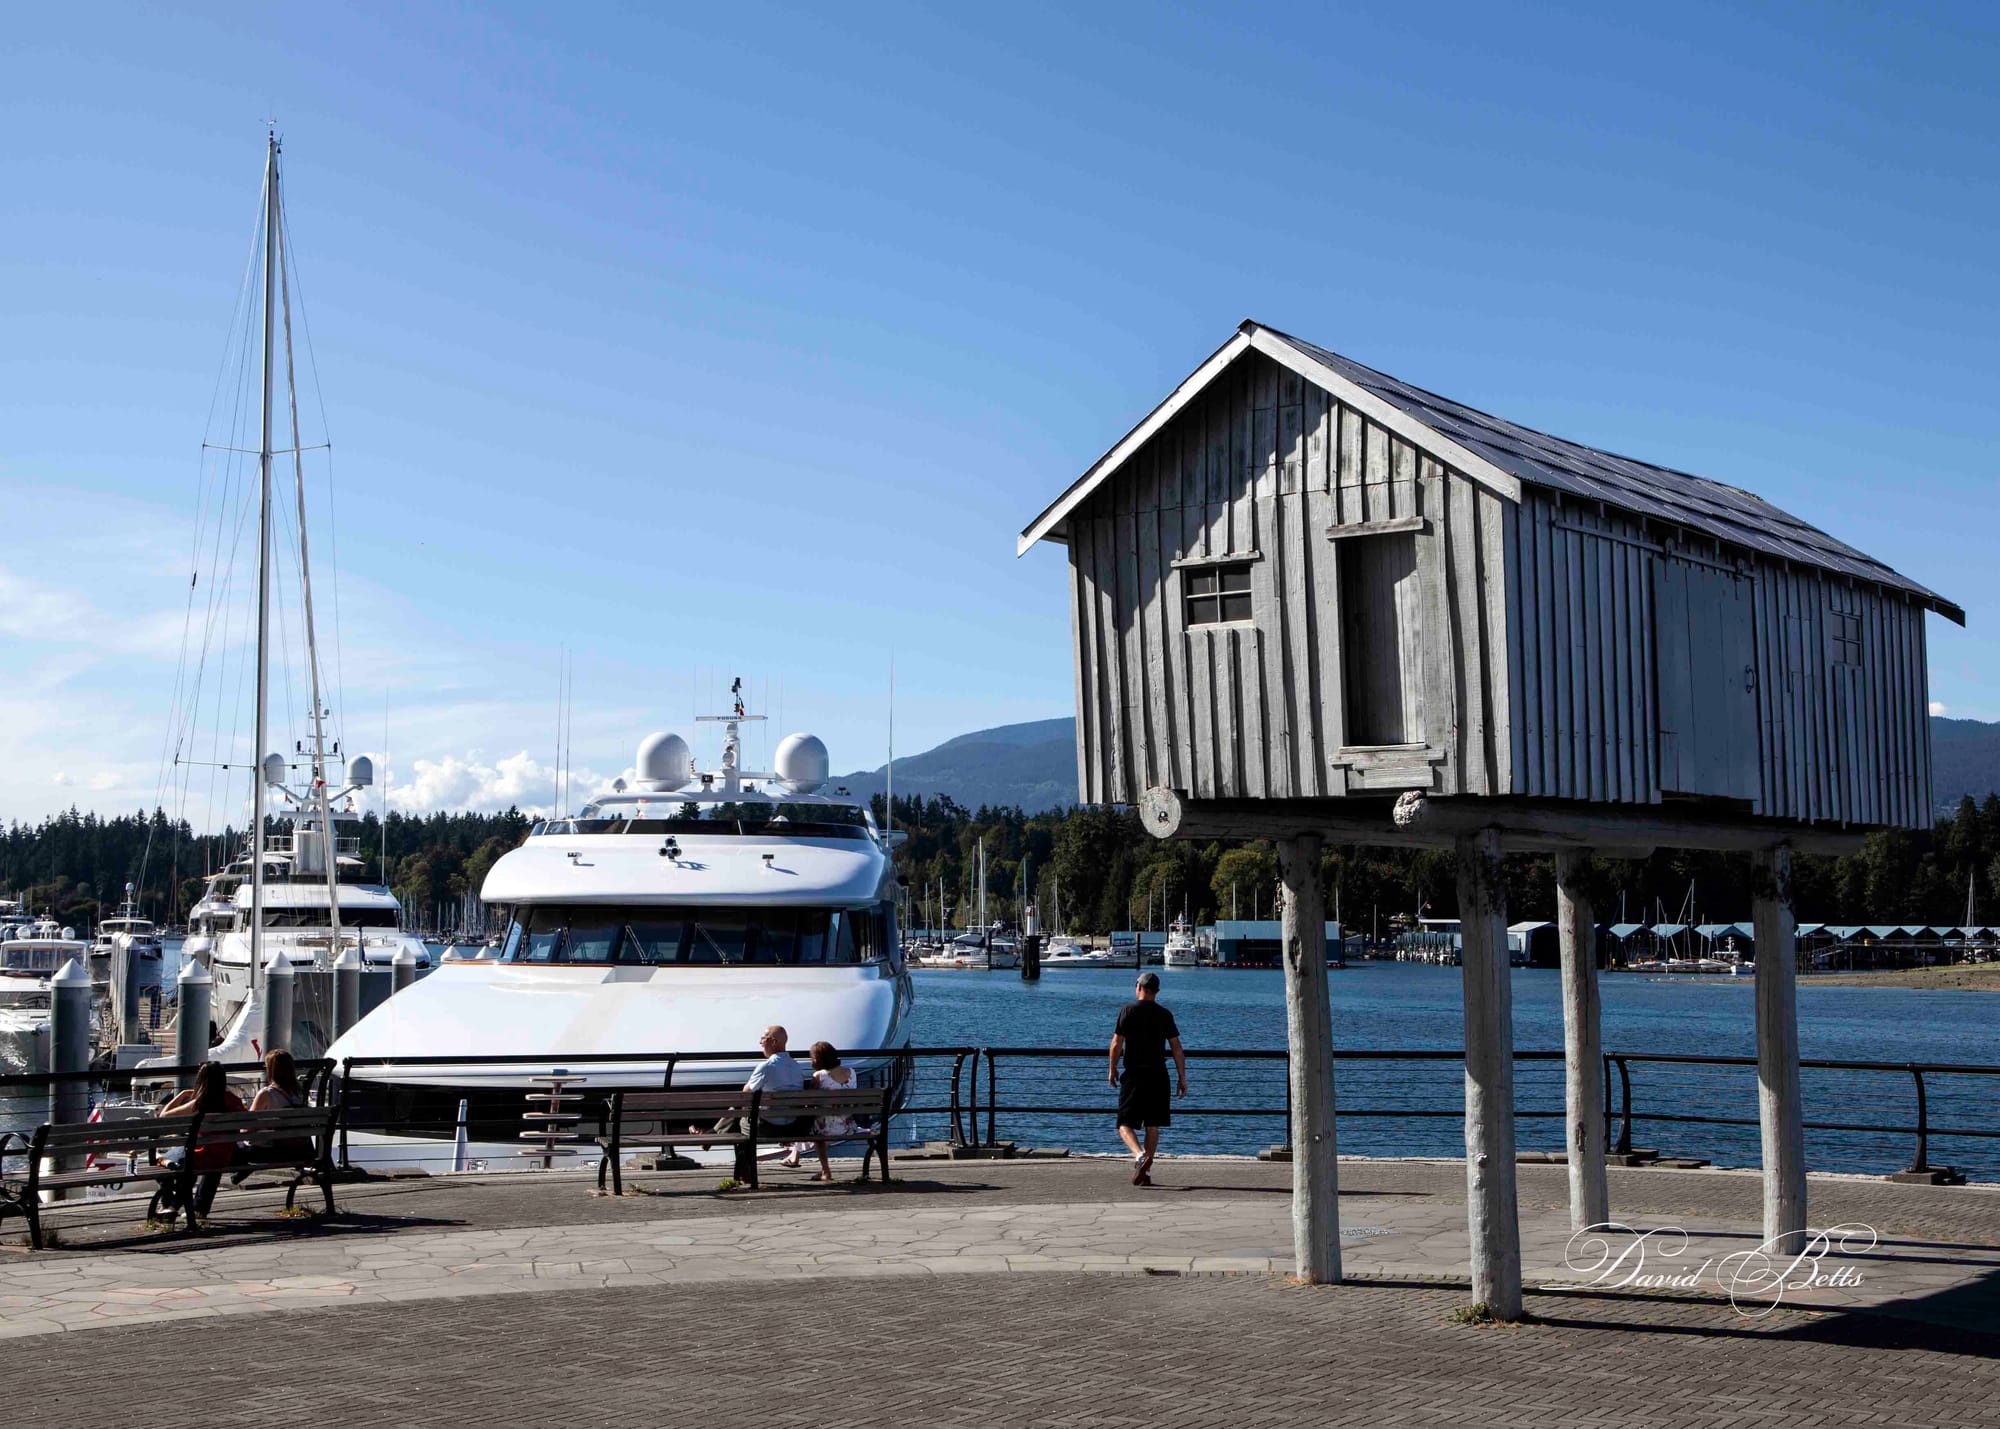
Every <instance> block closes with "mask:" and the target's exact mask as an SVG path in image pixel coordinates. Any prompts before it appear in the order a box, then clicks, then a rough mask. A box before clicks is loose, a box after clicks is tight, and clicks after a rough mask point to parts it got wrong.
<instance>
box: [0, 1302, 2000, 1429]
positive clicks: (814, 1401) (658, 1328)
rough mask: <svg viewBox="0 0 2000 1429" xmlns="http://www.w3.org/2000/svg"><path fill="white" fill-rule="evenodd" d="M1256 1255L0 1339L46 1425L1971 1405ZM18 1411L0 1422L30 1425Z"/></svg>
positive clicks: (1882, 1333)
mask: <svg viewBox="0 0 2000 1429" xmlns="http://www.w3.org/2000/svg"><path fill="white" fill-rule="evenodd" d="M1462 1300H1463V1296H1462V1294H1459V1293H1454V1292H1452V1291H1450V1290H1444V1289H1434V1288H1425V1287H1396V1286H1383V1285H1356V1286H1342V1287H1338V1288H1333V1289H1310V1290H1309V1289H1303V1288H1300V1287H1296V1286H1288V1285H1286V1284H1284V1283H1283V1282H1282V1281H1279V1280H1276V1279H1273V1278H1269V1277H1255V1278H1246V1277H1237V1278H1199V1277H1193V1278H1190V1277H1144V1278H1138V1279H1110V1278H1105V1277H1093V1276H1087V1275H1053V1276H1038V1277H1032V1278H1030V1277H1021V1276H1016V1277H1009V1276H981V1275H962V1276H953V1277H943V1278H935V1279H924V1280H915V1279H853V1280H839V1281H807V1282H801V1281H776V1282H774V1281H758V1282H747V1283H718V1284H700V1285H676V1286H667V1287H635V1288H630V1289H611V1290H591V1291H578V1292H574V1293H570V1294H566V1295H563V1296H560V1297H528V1298H513V1297H508V1298H497V1299H495V1298H474V1299H457V1300H442V1301H436V1302H428V1303H413V1304H406V1305H395V1306H386V1307H367V1308H347V1309H317V1310H308V1311H300V1312H296V1313H294V1314H291V1315H289V1316H287V1317H286V1319H285V1321H284V1322H283V1326H282V1328H281V1329H274V1328H273V1327H272V1325H271V1323H270V1322H269V1321H268V1320H267V1319H265V1318H263V1317H253V1318H250V1319H246V1320H242V1321H229V1320H207V1321H184V1322H180V1323H176V1324H165V1325H142V1326H133V1327H129V1328H122V1329H115V1330H107V1331H104V1332H102V1333H99V1334H94V1335H84V1336H62V1337H59V1338H56V1339H48V1338H41V1339H32V1340H17V1341H12V1342H8V1343H5V1344H0V1381H4V1382H5V1383H7V1384H8V1385H9V1386H10V1395H9V1397H10V1400H12V1401H13V1402H14V1403H15V1405H16V1406H17V1413H18V1410H19V1409H21V1408H23V1407H39V1408H40V1410H41V1411H42V1412H41V1414H40V1416H39V1418H40V1422H47V1423H61V1424H64V1425H66V1426H74V1427H75V1429H88V1426H93V1425H100V1424H102V1425H117V1426H121V1429H122V1426H124V1425H127V1424H129V1423H132V1422H135V1421H143V1422H145V1423H147V1424H148V1425H153V1426H160V1429H178V1426H211V1425H223V1426H229V1425H256V1426H268V1425H272V1424H284V1423H303V1422H310V1423H328V1424H337V1425H363V1426H365V1425H403V1424H409V1423H415V1422H432V1421H438V1420H450V1421H456V1422H462V1423H466V1424H476V1425H480V1426H482V1429H484V1427H485V1426H513V1425H531V1424H537V1425H538V1424H547V1423H552V1422H576V1423H589V1424H593V1425H605V1426H627V1425H630V1426H640V1425H644V1426H648V1429H651V1426H657V1425H661V1424H674V1425H678V1424H690V1425H692V1424H699V1425H702V1426H704V1427H705V1429H732V1426H738V1425H742V1426H752V1425H754V1426H759V1429H769V1426H781V1427H786V1429H788V1426H810V1429H829V1427H830V1426H845V1425H878V1424H882V1425H899V1426H900V1425H908V1426H927V1425H933V1424H960V1423H963V1424H978V1425H981V1426H1049V1429H1097V1426H1119V1427H1120V1429H1123V1426H1137V1425H1142V1424H1143V1425H1149V1426H1152V1425H1158V1426H1168V1429H1173V1426H1191V1425H1209V1424H1215V1425H1231V1426H1235V1425H1262V1424H1279V1423H1286V1424H1412V1425H1419V1424H1421V1425H1431V1424H1467V1425H1481V1426H1485V1425H1510V1424H1518V1425H1535V1426H1572V1425H1574V1426H1594V1427H1595V1429H1604V1426H1625V1425H1631V1426H1640V1425H1644V1426H1676V1425H1696V1424H1700V1425H1757V1426H1769V1427H1770V1429H1780V1427H1781V1426H1791V1425H1847V1424H1862V1423H1870V1424H1884V1425H1919V1424H1921V1425H1936V1426H1960V1425H1990V1424H1992V1423H1993V1422H1994V1421H1995V1415H1996V1407H1995V1392H1996V1390H2000V1372H1996V1368H1995V1362H1994V1360H1993V1359H1992V1358H1991V1357H1990V1354H1991V1351H1992V1350H1993V1348H1994V1345H1995V1342H1994V1341H1993V1340H1991V1339H1988V1338H1986V1337H1983V1336H1970V1335H1964V1334H1958V1333H1954V1332H1952V1331H1948V1330H1940V1329H1935V1328H1931V1327H1920V1326H1911V1325H1907V1324H1901V1323H1898V1322H1896V1321H1894V1320H1889V1319H1884V1318H1879V1317H1874V1316H1853V1315H1842V1316H1821V1315H1812V1314H1805V1313H1795V1312H1789V1311H1781V1312H1779V1313H1778V1314H1777V1315H1775V1316H1773V1317H1771V1318H1769V1319H1767V1320H1762V1321H1756V1322H1749V1321H1744V1320H1742V1319H1740V1318H1738V1317H1736V1316H1734V1315H1733V1314H1732V1313H1731V1312H1730V1311H1728V1310H1727V1309H1726V1308H1722V1307H1718V1306H1716V1305H1714V1304H1712V1303H1709V1302H1705V1301H1700V1300H1690V1299H1675V1298H1665V1299H1660V1298H1651V1299H1623V1298H1617V1297H1601V1296H1597V1297H1573V1296H1554V1295H1531V1296H1529V1297H1528V1302H1527V1309H1528V1311H1529V1313H1530V1314H1531V1315H1533V1316H1535V1317H1536V1319H1535V1320H1534V1321H1533V1322H1531V1323H1527V1324H1522V1325H1518V1326H1508V1327H1485V1328H1475V1327H1470V1326H1465V1325H1460V1324H1456V1323H1454V1322H1453V1320H1452V1319H1451V1312H1452V1311H1453V1310H1454V1309H1455V1308H1456V1307H1457V1306H1458V1305H1459V1304H1460V1303H1461V1302H1462ZM34 1418H35V1416H32V1415H30V1416H27V1417H23V1418H22V1422H34Z"/></svg>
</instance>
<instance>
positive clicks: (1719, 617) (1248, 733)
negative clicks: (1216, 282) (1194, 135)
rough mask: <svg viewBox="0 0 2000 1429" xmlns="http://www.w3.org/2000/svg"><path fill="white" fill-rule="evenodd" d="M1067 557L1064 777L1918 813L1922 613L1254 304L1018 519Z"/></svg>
mask: <svg viewBox="0 0 2000 1429" xmlns="http://www.w3.org/2000/svg"><path fill="white" fill-rule="evenodd" d="M1040 540H1056V541H1063V542H1066V543H1067V544H1068V547H1069V554H1070V579H1071V599H1072V612H1073V620H1074V632H1075V641H1074V647H1075V648H1074V659H1075V667H1076V702H1077V715H1078V720H1077V764H1078V769H1077V773H1078V787H1079V789H1080V791H1081V794H1082V797H1083V800H1084V801H1085V802H1086V803H1137V802H1138V801H1139V798H1140V796H1141V794H1142V793H1143V792H1144V791H1145V790H1146V789H1147V788H1149V787H1164V788H1171V789H1177V790H1181V791H1184V792H1186V793H1188V794H1190V795H1192V796H1194V797H1196V798H1202V799H1208V798H1230V797H1245V798H1273V799H1284V798H1320V797H1326V798H1338V797H1343V796H1347V795H1353V794H1364V795H1365V794H1374V793H1382V792H1391V793H1393V792H1396V791H1400V790H1404V789H1420V790H1426V791H1429V792H1432V793H1435V794H1440V795H1459V794H1478V795H1511V796H1522V797H1528V798H1554V799H1584V800H1590V801H1593V802H1606V803H1616V804H1661V803H1666V802H1680V801H1689V800H1708V801H1713V803H1714V805H1715V806H1717V807H1720V808H1726V809H1728V810H1730V811H1733V812H1740V813H1741V814H1743V815H1746V816H1754V817H1762V818H1771V819H1784V820H1793V821H1804V822H1831V823H1836V824H1846V825H1870V826H1873V825H1900V826H1906V827H1922V826H1926V825H1928V824H1929V822H1930V817H1931V790H1930V776H1929V767H1930V759H1929V739H1930V734H1929V729H1930V726H1929V721H1928V718H1927V711H1928V704H1927V696H1926V693H1925V689H1926V681H1925V668H1924V621H1923V616H1924V612H1925V611H1926V610H1936V611H1938V612H1940V613H1941V614H1943V615H1946V616H1948V617H1949V618H1951V619H1953V620H1956V621H1959V622H1960V623H1961V624H1962V623H1963V621H1964V615H1963V612H1962V611H1960V610H1959V608H1958V607H1957V606H1955V605H1953V604H1952V603H1951V602H1949V601H1947V600H1945V599H1943V598H1942V597H1940V596H1938V595H1936V594H1934V593H1933V592H1931V591H1929V590H1926V589H1925V588H1924V587H1923V586H1921V585H1919V584H1918V583H1917V582H1915V581H1913V580H1910V579H1908V578H1907V577H1905V576H1902V575H1899V574H1897V573H1896V572H1895V571H1893V570H1891V569H1889V568H1888V567H1887V566H1885V565H1883V564H1881V563H1880V562H1879V561H1876V560H1873V559H1871V558H1870V557H1868V556H1866V555H1864V554H1862V553H1861V552H1860V551H1857V550H1855V549H1853V548H1852V547H1850V546H1847V545H1845V544H1843V543H1842V542H1840V541H1837V540H1835V539H1834V538H1833V537H1831V536H1829V535H1827V534H1826V533H1824V532H1822V531H1819V530H1816V529H1815V528H1814V527H1812V526H1809V525H1807V524H1806V523H1805V522H1803V521H1800V520H1799V519H1797V518H1796V517H1793V516H1789V515H1787V514H1786V513H1785V512H1783V511H1780V510H1778V509H1777V508H1776V507H1774V506H1772V505H1770V504H1769V503H1768V502H1765V501H1762V500H1760V499H1759V498H1757V497H1756V496H1753V495H1751V494H1750V493H1749V492H1746V491H1742V490H1739V489H1738V488H1736V487H1733V486H1725V485H1723V484H1722V483H1720V482H1715V481H1709V480H1706V479H1704V478H1701V477H1696V476H1689V475H1687V474H1685V473H1682V472H1676V471H1670V470H1667V469H1665V468H1662V467H1657V466H1651V465H1648V464H1647V463H1644V462H1640V461H1634V460H1631V459H1629V458H1626V457H1620V456H1614V455H1612V454H1610V453H1608V452H1602V451H1598V450H1595V449H1594V448H1591V447H1586V446H1582V445H1580V444H1578V443H1575V442H1567V441H1563V440H1562V439H1560V438H1558V437H1551V436H1546V435H1544V434H1543V433H1540V432H1536V431H1531V430H1529V429H1528V428H1526V427H1521V426H1516V425H1515V424H1514V423H1512V422H1508V421H1504V420H1502V419H1500V418H1498V417H1491V416H1488V415H1486V414H1485V413H1483V412H1478V411H1474V410H1473V409H1472V408H1469V407H1465V406H1462V405H1460V404H1459V403H1456V402H1453V401H1450V400H1448V399H1447V398H1443V397H1439V396H1436V395H1434V394H1432V393H1429V392H1425V391H1423V390H1422V389H1420V388H1416V387H1412V386H1410V385H1408V384H1407V383H1404V382H1399V381H1397V380H1396V379H1395V378H1393V377H1388V376H1385V375H1383V374H1382V373H1379V372H1376V371H1373V370H1372V369H1370V368H1367V367H1363V366H1361V365H1360V364H1359V363H1356V362H1352V361H1349V360H1348V359H1347V358H1344V357H1341V356H1339V355H1338V354H1336V353H1332V352H1329V351H1327V350H1326V349H1324V348H1320V347H1315V346H1313V345H1312V344H1311V343H1307V342H1302V341H1300V340H1299V339H1297V338H1294V337H1290V336H1288V335H1286V334H1284V333H1281V332H1277V331H1275V330H1273V329H1271V328H1267V327H1263V326H1261V325H1259V324H1257V323H1254V322H1246V323H1245V324H1244V325H1243V326H1242V328H1241V329H1240V330H1239V331H1238V332H1237V334H1236V335H1235V336H1234V337H1232V338H1231V339H1230V340H1229V341H1228V342H1227V343H1225V344H1224V345H1223V346H1222V348H1221V349H1220V350H1219V351H1217V352H1216V353H1215V354H1214V355H1213V356H1212V357H1210V358H1209V359H1208V361H1207V362H1205V363H1203V364H1202V365H1201V367H1200V368H1198V369H1197V370H1196V371H1195V373H1194V374H1193V375H1192V376H1191V377H1189V378H1188V379H1187V381H1185V382H1183V383H1182V384H1181V385H1180V386H1179V387H1178V388H1176V389H1175V390H1174V392H1173V393H1172V394H1171V395H1170V396H1169V397H1168V398H1167V399H1166V401H1164V402H1162V403H1161V404H1160V405H1159V406H1158V407H1157V408H1155V409H1154V410H1153V412H1152V413H1151V414H1150V415H1149V416H1147V418H1146V419H1145V421H1143V422H1141V423H1140V424H1139V425H1138V426H1137V427H1135V428H1133V429H1132V431H1131V432H1129V433H1128V434H1127V435H1126V436H1125V437H1124V438H1123V439H1122V440H1121V441H1120V442H1119V443H1118V444H1117V445H1116V446H1114V447H1113V448H1112V449H1111V450H1110V451H1109V452H1107V453H1106V454H1105V455H1104V456H1103V457H1102V458H1101V459H1100V460H1099V461H1097V462H1096V463H1095V464H1094V465H1092V466H1091V468H1090V469H1089V470H1088V471H1086V472H1085V473H1084V474H1083V475H1082V476H1081V477H1080V478H1078V479H1077V481H1076V482H1075V483H1074V484H1073V485H1071V487H1070V488H1069V490H1067V491H1066V492H1064V493H1063V495H1062V496H1061V498H1060V499H1058V500H1057V501H1056V502H1055V503H1054V504H1053V505H1051V506H1050V507H1049V508H1048V509H1047V510H1046V511H1044V512H1043V513H1042V514H1041V515H1040V516H1038V517H1036V519H1035V521H1034V522H1033V523H1032V524H1031V525H1030V526H1029V527H1028V529H1027V530H1026V531H1025V532H1023V533H1022V535H1021V548H1022V549H1023V550H1026V549H1027V548H1028V547H1029V546H1030V545H1032V544H1033V543H1034V542H1036V541H1040Z"/></svg>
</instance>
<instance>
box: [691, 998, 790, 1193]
mask: <svg viewBox="0 0 2000 1429" xmlns="http://www.w3.org/2000/svg"><path fill="white" fill-rule="evenodd" d="M789 1040H790V1038H789V1035H788V1034H787V1033H786V1031H785V1029H784V1028H782V1027H778V1026H771V1027H766V1028H765V1029H764V1034H763V1036H761V1037H759V1038H758V1039H757V1047H758V1050H760V1051H761V1052H763V1054H764V1060H763V1061H761V1062H759V1063H758V1064H757V1065H756V1066H755V1067H754V1068H753V1069H752V1070H751V1072H750V1079H749V1080H748V1081H746V1082H744V1084H743V1090H744V1091H746V1092H758V1091H763V1092H801V1091H804V1090H805V1086H806V1074H805V1070H804V1069H803V1068H802V1067H800V1066H799V1064H798V1062H797V1061H796V1060H794V1059H793V1057H792V1055H791V1054H790V1053H789V1052H787V1051H786V1050H785V1046H786V1043H787V1042H788V1041H789ZM762 1125H763V1130H765V1131H767V1132H777V1133H783V1132H788V1131H799V1130H803V1129H807V1128H808V1127H809V1126H810V1123H809V1122H808V1121H805V1120H803V1119H802V1120H798V1121H766V1122H764V1123H763V1124H762ZM715 1129H716V1130H717V1131H734V1130H735V1129H736V1128H735V1127H734V1126H733V1125H732V1124H731V1119H730V1118H728V1117H724V1118H723V1119H722V1120H721V1121H719V1122H717V1123H716V1124H715ZM749 1129H750V1128H749V1126H748V1125H745V1126H744V1127H743V1130H744V1131H748V1130H749ZM688 1130H689V1131H690V1132H694V1133H697V1134H698V1133H700V1132H701V1131H702V1130H703V1128H701V1127H699V1126H690V1127H689V1128H688ZM756 1155H757V1148H756V1147H754V1146H752V1145H750V1144H749V1143H748V1142H746V1143H744V1144H743V1145H741V1146H739V1147H737V1148H736V1179H737V1180H739V1181H747V1180H748V1179H749V1178H750V1163H751V1162H752V1161H753V1160H755V1159H756Z"/></svg>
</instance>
